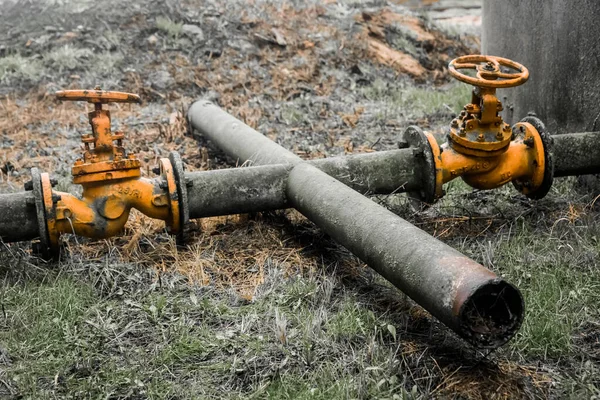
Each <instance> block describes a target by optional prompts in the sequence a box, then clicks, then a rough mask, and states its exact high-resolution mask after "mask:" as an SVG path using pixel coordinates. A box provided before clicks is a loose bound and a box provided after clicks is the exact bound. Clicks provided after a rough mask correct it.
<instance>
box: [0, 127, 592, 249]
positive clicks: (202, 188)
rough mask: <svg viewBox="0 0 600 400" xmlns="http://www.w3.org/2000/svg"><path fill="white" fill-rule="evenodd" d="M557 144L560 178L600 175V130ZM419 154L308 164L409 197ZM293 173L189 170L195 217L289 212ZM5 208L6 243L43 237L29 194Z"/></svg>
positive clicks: (281, 169)
mask: <svg viewBox="0 0 600 400" xmlns="http://www.w3.org/2000/svg"><path fill="white" fill-rule="evenodd" d="M553 140H554V146H553V153H554V162H555V170H554V175H555V176H558V177H561V176H570V175H580V174H594V173H600V132H586V133H571V134H565V135H556V136H553ZM413 153H414V152H413V149H399V150H389V151H380V152H374V153H366V154H355V155H348V156H345V157H331V158H323V159H316V160H309V161H307V162H308V163H310V164H312V165H314V166H316V167H317V168H319V169H320V170H322V171H324V172H325V173H327V174H328V175H331V176H333V177H335V178H336V179H338V180H339V181H340V182H342V183H344V184H346V185H347V186H350V187H351V188H353V189H354V190H356V191H358V192H360V193H362V194H389V193H403V192H411V191H418V190H419V189H420V188H421V177H420V176H419V171H418V170H417V169H418V168H417V167H416V165H417V164H418V163H415V158H416V157H415V155H414V154H413ZM290 169H291V166H290V165H281V164H279V165H268V166H255V167H248V168H237V169H222V170H214V171H203V172H186V173H185V177H186V181H188V182H190V183H191V184H190V187H188V192H189V197H190V199H189V203H190V204H189V211H190V218H204V217H211V216H219V215H229V214H235V213H251V212H260V211H267V210H275V209H284V208H288V207H290V204H289V203H288V201H287V197H286V195H285V180H286V178H287V175H288V174H289V171H290ZM0 210H3V212H2V213H0V214H1V215H0V238H1V239H2V240H3V241H5V242H16V241H25V240H31V239H34V238H35V237H37V234H38V232H37V225H36V222H35V209H34V207H33V205H29V206H27V204H26V193H25V192H22V193H11V194H0ZM4 210H8V211H7V212H6V211H4Z"/></svg>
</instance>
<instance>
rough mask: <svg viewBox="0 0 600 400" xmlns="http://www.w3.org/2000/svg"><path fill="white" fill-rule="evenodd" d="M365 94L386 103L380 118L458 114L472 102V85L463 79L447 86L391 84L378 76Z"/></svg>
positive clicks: (383, 103) (369, 98)
mask: <svg viewBox="0 0 600 400" xmlns="http://www.w3.org/2000/svg"><path fill="white" fill-rule="evenodd" d="M362 93H363V95H364V96H365V97H366V98H367V99H368V100H370V101H374V102H379V103H382V109H381V110H380V111H379V118H380V119H387V118H397V117H398V116H404V117H405V118H422V117H426V116H435V115H436V114H444V115H446V114H451V113H458V112H460V110H461V109H462V108H463V107H464V105H465V104H467V103H469V102H470V101H471V87H470V86H468V85H466V84H463V83H459V82H453V83H451V84H448V85H447V87H445V88H431V86H424V87H419V86H413V85H410V86H409V85H402V84H398V85H396V84H394V85H393V86H390V84H388V83H387V82H386V81H384V80H382V79H376V80H375V81H374V82H373V83H372V84H371V85H370V86H367V87H365V88H363V89H362ZM438 118H439V116H438Z"/></svg>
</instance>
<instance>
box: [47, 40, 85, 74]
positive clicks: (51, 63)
mask: <svg viewBox="0 0 600 400" xmlns="http://www.w3.org/2000/svg"><path fill="white" fill-rule="evenodd" d="M93 55H94V52H93V51H92V50H91V49H86V48H77V47H74V46H71V45H65V46H62V47H58V48H55V49H53V50H51V51H49V52H48V53H46V54H45V55H44V59H43V62H44V66H45V67H46V68H51V69H56V70H58V72H59V73H61V72H63V71H71V70H74V69H76V68H77V67H78V66H80V65H82V64H83V63H84V61H83V60H85V59H90V58H92V57H93Z"/></svg>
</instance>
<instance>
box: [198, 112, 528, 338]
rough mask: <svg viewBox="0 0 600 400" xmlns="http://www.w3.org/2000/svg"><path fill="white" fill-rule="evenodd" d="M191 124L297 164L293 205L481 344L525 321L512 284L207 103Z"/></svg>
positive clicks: (249, 157) (239, 146)
mask: <svg viewBox="0 0 600 400" xmlns="http://www.w3.org/2000/svg"><path fill="white" fill-rule="evenodd" d="M188 120H189V122H190V124H191V126H192V127H193V128H194V129H196V130H197V131H199V132H200V133H202V134H203V135H204V136H206V137H207V138H208V139H210V140H211V141H212V142H213V143H215V144H216V145H217V146H219V147H220V148H221V149H222V150H223V151H225V153H227V154H228V155H229V156H230V157H232V158H234V159H237V160H238V161H239V162H242V163H245V162H251V163H254V164H270V163H281V164H287V165H289V166H290V173H289V175H288V177H287V179H286V185H285V187H286V195H287V200H288V201H289V203H290V205H291V206H293V207H294V208H296V209H298V210H299V211H300V212H301V213H303V214H304V215H305V216H306V217H308V218H309V219H311V220H312V221H313V222H314V223H316V224H317V225H318V226H319V227H321V228H322V229H323V230H325V231H326V232H327V233H328V234H329V235H330V236H332V237H333V238H334V239H336V240H337V241H338V242H340V243H341V244H342V245H344V246H346V247H347V248H348V249H349V250H351V251H352V252H353V253H354V254H356V255H357V256H359V257H360V258H361V259H362V260H363V261H365V262H367V263H368V265H369V266H371V267H372V268H374V269H375V270H376V271H377V272H379V273H380V274H381V275H382V276H384V277H385V278H386V279H388V280H389V281H390V282H391V283H393V284H394V285H395V286H396V287H397V288H399V289H400V290H402V291H404V292H405V293H406V294H407V295H409V296H410V297H411V298H413V299H414V300H415V301H416V302H417V303H419V304H421V305H422V306H423V307H424V308H425V309H427V310H428V311H429V312H430V313H431V314H432V315H433V316H435V317H436V318H438V319H439V320H440V321H442V322H443V323H444V324H446V325H447V326H448V327H450V328H451V329H453V330H454V331H455V332H456V333H458V334H459V335H460V336H461V337H463V338H464V339H465V340H467V341H468V342H469V343H471V344H473V345H475V346H477V347H487V348H496V347H498V346H501V345H502V344H504V343H506V342H507V341H508V340H510V338H511V337H512V336H513V335H514V334H515V333H516V331H517V330H518V329H519V327H520V325H521V322H522V319H523V311H524V306H523V299H522V297H521V294H520V292H519V291H518V289H516V288H515V287H514V286H512V285H511V284H510V283H508V282H506V281H504V280H503V279H501V278H499V277H498V276H496V275H495V274H494V273H493V272H491V271H489V270H488V269H486V268H485V267H483V266H481V265H480V264H478V263H476V262H475V261H473V260H470V259H469V258H467V257H465V256H464V255H462V254H460V253H459V252H457V251H456V250H454V249H452V248H451V247H449V246H448V245H446V244H444V243H442V242H440V241H439V240H437V239H435V238H434V237H432V236H430V235H429V234H427V233H426V232H424V231H422V230H421V229H419V228H417V227H415V226H414V225H412V224H410V223H409V222H407V221H405V220H403V219H402V218H400V217H398V216H397V215H395V214H393V213H391V212H390V211H388V210H386V209H385V208H383V207H381V206H379V205H378V204H376V203H374V202H372V201H370V200H369V199H367V198H366V197H364V196H362V195H361V194H360V193H358V192H356V191H354V190H352V189H351V188H349V187H348V186H346V185H344V184H343V183H341V182H339V181H338V180H336V179H334V178H333V177H331V176H329V175H327V174H326V173H324V172H322V171H320V170H319V169H317V168H316V167H315V166H313V165H310V164H308V163H306V162H303V161H302V160H301V159H300V158H298V157H297V156H296V155H294V154H293V153H291V152H289V151H288V150H285V149H284V148H282V147H281V146H279V145H277V144H276V143H274V142H272V141H270V140H269V139H267V138H266V137H265V136H263V135H261V134H260V133H258V132H257V131H255V130H254V129H252V128H250V127H249V126H247V125H245V124H244V123H242V122H241V121H239V120H237V119H236V118H234V117H233V116H231V115H229V114H227V113H226V112H225V111H223V110H221V109H220V108H218V107H217V106H215V105H213V104H212V103H210V102H207V101H198V102H196V103H194V104H193V105H192V106H191V107H190V109H189V111H188Z"/></svg>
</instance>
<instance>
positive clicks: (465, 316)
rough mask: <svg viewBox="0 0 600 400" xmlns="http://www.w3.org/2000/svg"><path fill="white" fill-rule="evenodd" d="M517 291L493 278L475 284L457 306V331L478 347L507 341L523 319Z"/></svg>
mask: <svg viewBox="0 0 600 400" xmlns="http://www.w3.org/2000/svg"><path fill="white" fill-rule="evenodd" d="M524 309H525V305H524V303H523V297H522V296H521V292H519V290H518V289H517V288H516V287H514V286H513V285H511V284H510V283H508V282H506V281H503V280H500V279H497V280H494V281H491V282H489V283H487V284H485V285H483V286H481V287H479V288H478V289H477V290H476V291H475V292H474V293H472V294H471V295H470V296H469V298H468V299H467V301H466V302H465V303H464V305H463V307H462V309H461V317H460V321H461V331H462V333H463V335H464V337H465V338H466V339H467V340H468V341H469V342H470V343H471V344H473V345H474V346H476V347H479V348H490V349H495V348H498V347H500V346H502V345H503V344H505V343H507V342H508V341H509V340H510V339H511V338H512V337H513V336H514V335H515V334H516V333H517V331H518V330H519V328H520V327H521V324H522V322H523V316H524Z"/></svg>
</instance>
